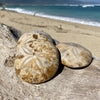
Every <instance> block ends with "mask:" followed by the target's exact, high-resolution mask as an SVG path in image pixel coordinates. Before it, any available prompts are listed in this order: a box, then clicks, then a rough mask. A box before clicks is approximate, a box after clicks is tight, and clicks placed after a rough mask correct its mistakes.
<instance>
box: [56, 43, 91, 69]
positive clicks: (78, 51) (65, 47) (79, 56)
mask: <svg viewBox="0 0 100 100" xmlns="http://www.w3.org/2000/svg"><path fill="white" fill-rule="evenodd" d="M56 47H57V48H58V49H59V51H60V54H61V62H62V64H64V65H66V66H68V67H71V68H81V67H85V66H87V65H89V64H90V63H91V61H92V54H91V52H90V51H89V50H87V49H86V48H84V47H82V46H81V45H79V44H75V43H59V44H58V45H57V46H56Z"/></svg>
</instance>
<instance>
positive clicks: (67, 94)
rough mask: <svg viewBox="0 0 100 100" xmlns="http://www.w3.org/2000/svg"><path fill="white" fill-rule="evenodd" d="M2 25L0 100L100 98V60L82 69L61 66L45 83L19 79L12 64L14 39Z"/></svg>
mask: <svg viewBox="0 0 100 100" xmlns="http://www.w3.org/2000/svg"><path fill="white" fill-rule="evenodd" d="M4 27H6V28H7V26H6V25H4ZM4 27H0V100H100V61H96V60H95V59H94V60H93V62H92V63H91V65H89V66H88V67H87V68H84V69H81V70H74V69H70V68H68V67H64V68H63V66H60V67H61V68H62V70H60V69H59V72H61V71H62V72H61V73H60V74H59V75H57V76H56V77H55V78H53V79H52V80H50V81H48V82H46V83H42V84H38V85H35V84H28V83H26V82H24V81H21V80H20V79H19V78H18V77H17V75H16V73H15V68H14V65H13V60H14V54H15V53H16V41H15V39H14V37H13V36H12V35H11V33H10V31H9V29H8V28H7V29H6V28H4ZM1 30H2V31H1ZM8 31H9V32H8ZM4 32H5V33H4ZM5 34H8V35H7V36H6V35H5ZM16 34H17V33H16ZM6 43H8V44H9V46H8V45H7V44H6ZM9 47H14V48H9ZM10 64H11V65H10Z"/></svg>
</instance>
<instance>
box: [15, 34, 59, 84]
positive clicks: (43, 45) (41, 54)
mask: <svg viewBox="0 0 100 100" xmlns="http://www.w3.org/2000/svg"><path fill="white" fill-rule="evenodd" d="M58 56H59V55H58V51H57V48H56V47H55V46H54V45H53V43H52V41H51V38H49V37H48V36H46V35H44V34H40V33H39V34H38V33H34V32H32V33H27V34H24V35H22V36H21V38H20V39H19V41H18V45H17V54H16V59H15V70H16V73H17V74H18V76H19V77H20V78H21V79H22V80H24V81H26V82H28V83H42V82H45V81H47V80H49V79H51V78H52V77H53V76H54V75H55V74H56V72H57V70H58V67H59V57H58Z"/></svg>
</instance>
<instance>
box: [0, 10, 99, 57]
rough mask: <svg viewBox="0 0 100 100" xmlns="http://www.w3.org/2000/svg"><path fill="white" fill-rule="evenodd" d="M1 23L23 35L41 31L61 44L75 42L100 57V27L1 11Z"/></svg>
mask: <svg viewBox="0 0 100 100" xmlns="http://www.w3.org/2000/svg"><path fill="white" fill-rule="evenodd" d="M0 23H4V24H6V25H9V26H12V27H14V28H16V29H18V30H20V31H22V32H23V33H26V32H31V31H32V30H40V31H44V32H46V33H49V34H50V35H51V36H52V37H53V38H54V39H56V40H58V41H60V42H74V43H78V44H81V45H83V46H84V47H86V48H87V49H89V50H90V51H91V52H92V54H93V55H95V56H97V57H100V27H94V26H88V25H82V24H77V23H71V22H66V21H60V20H54V19H49V18H43V17H38V16H32V15H27V14H20V13H16V12H12V11H3V10H0Z"/></svg>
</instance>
